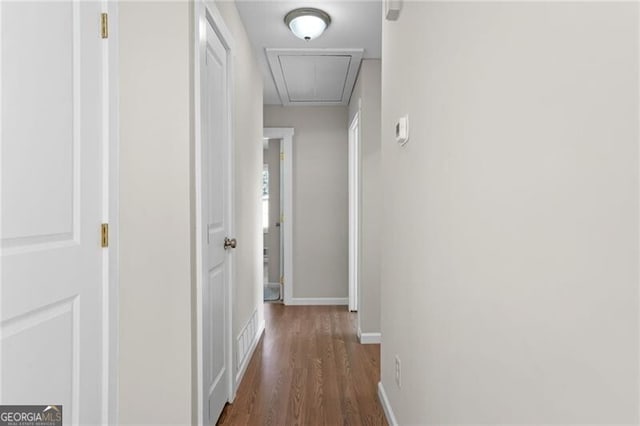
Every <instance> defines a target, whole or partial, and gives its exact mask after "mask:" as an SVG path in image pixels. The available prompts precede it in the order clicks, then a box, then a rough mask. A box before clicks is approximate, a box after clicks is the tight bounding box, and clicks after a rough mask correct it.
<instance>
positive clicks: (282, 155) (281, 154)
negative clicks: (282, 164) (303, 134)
mask: <svg viewBox="0 0 640 426" xmlns="http://www.w3.org/2000/svg"><path fill="white" fill-rule="evenodd" d="M280 159H281V160H284V152H281V153H280Z"/></svg>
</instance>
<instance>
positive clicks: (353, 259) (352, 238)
mask: <svg viewBox="0 0 640 426" xmlns="http://www.w3.org/2000/svg"><path fill="white" fill-rule="evenodd" d="M348 144H349V158H348V162H349V164H348V169H349V170H348V172H349V278H348V280H349V310H350V311H352V312H353V311H357V310H358V308H359V306H358V305H359V304H358V301H359V299H360V295H359V293H360V285H359V284H360V110H358V111H357V112H356V113H355V114H354V116H353V119H352V120H351V124H350V125H349V140H348Z"/></svg>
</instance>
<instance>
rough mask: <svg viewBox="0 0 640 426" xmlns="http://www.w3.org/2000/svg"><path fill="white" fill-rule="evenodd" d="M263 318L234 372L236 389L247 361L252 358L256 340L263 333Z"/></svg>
mask: <svg viewBox="0 0 640 426" xmlns="http://www.w3.org/2000/svg"><path fill="white" fill-rule="evenodd" d="M264 324H265V323H264V320H263V321H262V322H261V323H260V325H259V326H258V330H257V332H256V334H255V335H254V336H253V341H252V342H251V346H250V347H249V350H248V351H246V352H245V356H244V359H243V361H242V363H241V364H240V365H239V367H238V373H237V374H236V383H235V387H236V389H238V387H240V383H241V382H242V378H243V377H244V373H246V372H247V367H248V366H249V363H250V362H251V359H252V358H253V353H254V352H255V351H256V347H257V346H258V342H259V341H260V339H261V338H262V335H263V334H264V328H265V327H264Z"/></svg>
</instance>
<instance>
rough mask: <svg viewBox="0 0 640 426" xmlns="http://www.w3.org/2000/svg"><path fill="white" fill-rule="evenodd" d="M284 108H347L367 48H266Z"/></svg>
mask: <svg viewBox="0 0 640 426" xmlns="http://www.w3.org/2000/svg"><path fill="white" fill-rule="evenodd" d="M265 50H266V53H267V59H268V61H269V66H270V67H271V73H272V74H273V79H274V81H275V83H276V88H277V90H278V94H279V95H280V100H281V101H282V105H285V106H293V105H300V106H305V105H307V106H311V105H314V106H315V105H347V104H348V103H349V99H350V98H351V92H352V91H353V85H354V84H355V81H356V77H357V75H358V70H359V69H360V61H361V60H362V55H363V49H265Z"/></svg>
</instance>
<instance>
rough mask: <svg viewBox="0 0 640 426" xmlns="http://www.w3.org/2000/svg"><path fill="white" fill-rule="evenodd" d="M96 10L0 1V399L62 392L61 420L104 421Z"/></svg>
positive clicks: (95, 6) (43, 399)
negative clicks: (0, 270)
mask: <svg viewBox="0 0 640 426" xmlns="http://www.w3.org/2000/svg"><path fill="white" fill-rule="evenodd" d="M100 13H101V4H100V3H99V2H80V1H74V2H72V1H62V2H49V1H42V2H28V1H20V2H8V1H2V2H0V16H1V18H0V34H1V36H0V37H1V49H0V50H1V62H0V85H1V87H0V93H1V96H2V107H1V114H0V128H1V132H0V146H1V148H0V152H1V176H2V177H1V181H2V182H1V197H0V200H1V203H2V204H1V215H2V219H1V228H0V240H1V257H0V261H1V269H2V272H1V285H0V292H1V297H0V299H1V302H0V321H1V322H0V357H1V360H0V368H1V369H0V404H35V405H40V404H44V405H48V404H56V405H57V404H61V405H62V406H63V420H64V424H83V425H85V424H99V423H103V422H105V421H106V420H105V418H104V417H103V412H105V413H106V401H107V395H106V393H107V392H106V389H105V386H106V384H105V381H106V379H105V377H106V356H107V355H106V354H107V352H108V347H107V343H106V341H105V340H106V339H104V337H105V328H106V326H107V323H106V320H105V318H107V307H106V306H105V300H106V299H105V298H104V297H103V294H104V293H105V292H106V291H107V287H106V286H107V282H108V281H107V279H108V275H107V270H106V266H107V265H106V263H105V259H106V258H107V249H103V248H101V237H100V224H101V222H102V219H103V211H106V201H103V196H104V193H103V187H104V186H106V181H103V173H104V176H108V175H107V173H106V169H105V166H104V163H103V157H102V152H103V151H102V150H103V148H105V146H107V145H105V144H107V140H108V138H107V137H106V136H105V135H107V133H106V129H107V122H106V118H105V117H106V116H107V115H106V112H105V111H104V110H103V106H104V102H105V99H107V98H106V97H105V96H106V95H105V92H104V89H105V78H104V77H105V71H104V70H105V69H106V68H105V67H106V59H104V62H103V53H104V52H105V49H106V47H105V46H106V45H105V44H104V43H106V40H103V39H101V35H100ZM105 56H106V55H105ZM103 209H105V210H103Z"/></svg>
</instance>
